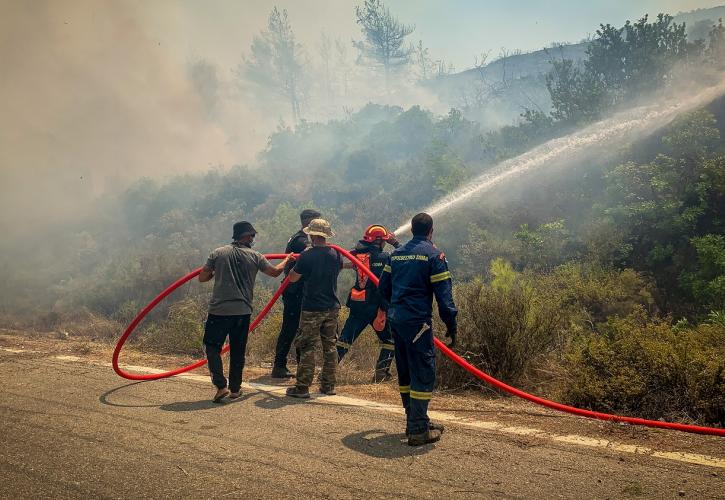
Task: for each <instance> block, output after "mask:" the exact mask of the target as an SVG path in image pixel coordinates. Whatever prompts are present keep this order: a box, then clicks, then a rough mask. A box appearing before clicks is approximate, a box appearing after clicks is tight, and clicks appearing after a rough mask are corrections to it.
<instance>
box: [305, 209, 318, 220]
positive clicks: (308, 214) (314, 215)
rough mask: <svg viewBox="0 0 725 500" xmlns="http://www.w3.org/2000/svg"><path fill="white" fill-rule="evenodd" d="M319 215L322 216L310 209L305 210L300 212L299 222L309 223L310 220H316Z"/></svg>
mask: <svg viewBox="0 0 725 500" xmlns="http://www.w3.org/2000/svg"><path fill="white" fill-rule="evenodd" d="M320 215H322V214H320V212H318V211H317V210H313V209H311V208H306V209H305V210H303V211H302V212H300V221H305V220H307V221H309V220H312V219H317V218H319V217H320Z"/></svg>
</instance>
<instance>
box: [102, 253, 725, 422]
mask: <svg viewBox="0 0 725 500" xmlns="http://www.w3.org/2000/svg"><path fill="white" fill-rule="evenodd" d="M329 246H330V247H331V248H333V249H335V250H336V251H338V252H339V253H340V254H341V255H343V256H344V257H346V258H347V259H348V260H350V262H352V263H353V264H354V265H355V266H357V267H358V268H359V269H361V270H362V271H363V272H364V273H365V274H366V275H367V276H368V278H370V280H371V281H372V282H373V283H375V284H376V285H377V284H378V278H377V276H375V274H373V273H372V271H370V269H368V268H367V267H366V266H364V265H363V264H362V263H361V262H360V261H359V260H358V259H357V257H355V256H354V255H352V254H351V253H350V252H348V251H347V250H345V249H344V248H341V247H339V246H337V245H329ZM286 256H287V255H286V254H266V255H265V257H266V258H267V259H270V260H272V259H283V258H285V257H286ZM200 272H201V269H197V270H195V271H192V272H190V273H189V274H187V275H186V276H184V277H182V278H179V279H178V280H176V281H175V282H174V283H172V284H171V285H169V286H168V287H166V289H165V290H164V291H163V292H161V293H160V294H159V295H157V296H156V298H154V299H153V300H152V301H151V302H149V303H148V304H147V305H146V307H144V308H143V309H142V310H141V311H140V312H139V313H138V314H137V315H136V317H135V318H134V319H133V321H131V323H130V324H129V325H128V327H127V328H126V330H125V331H124V332H123V335H121V338H119V339H118V342H117V343H116V348H115V349H114V351H113V360H112V364H113V370H114V371H115V372H116V373H117V374H118V375H120V376H121V377H123V378H125V379H128V380H158V379H161V378H166V377H171V376H173V375H178V374H180V373H184V372H188V371H191V370H194V369H196V368H199V367H202V366H204V365H205V364H206V360H205V359H203V360H199V361H197V362H196V363H192V364H190V365H187V366H182V367H181V368H177V369H175V370H170V371H167V372H162V373H153V374H145V375H141V374H134V373H129V372H126V371H124V370H123V369H122V368H121V367H120V366H119V365H118V357H119V355H120V353H121V349H123V345H124V344H125V343H126V340H127V339H128V337H129V336H130V335H131V333H133V331H134V330H135V329H136V327H137V326H138V324H139V323H140V322H141V321H142V320H143V319H144V318H145V317H146V315H147V314H148V313H149V312H151V310H152V309H153V308H154V307H156V306H157V305H158V303H159V302H161V301H162V300H164V299H165V298H166V297H167V296H168V295H169V294H171V292H173V291H174V290H176V289H177V288H179V287H180V286H181V285H183V284H184V283H186V282H188V281H190V280H192V279H194V278H195V277H196V276H198V275H199V273H200ZM288 284H289V280H288V279H287V278H285V279H284V281H282V284H281V285H280V287H279V289H277V291H276V292H275V294H274V295H273V296H272V298H271V299H270V300H269V302H267V305H265V306H264V308H263V309H262V310H261V311H260V312H259V314H258V315H257V317H256V318H255V319H254V321H253V322H252V324H251V325H250V327H249V331H250V332H251V331H253V330H254V329H255V328H256V327H257V326H258V325H259V323H261V321H262V319H264V317H265V316H266V315H267V313H269V311H270V310H271V309H272V306H273V305H274V304H275V302H277V299H279V297H280V296H281V295H282V292H284V290H285V288H287V285H288ZM433 342H434V343H435V346H436V347H437V348H438V349H439V350H440V351H441V352H442V353H443V354H444V355H445V356H446V357H448V358H449V359H450V360H452V361H453V362H454V363H456V364H457V365H459V366H460V367H461V368H463V369H464V370H466V371H467V372H468V373H470V374H471V375H473V376H474V377H476V378H478V379H479V380H483V381H484V382H486V383H488V384H490V385H492V386H494V387H496V388H497V389H500V390H502V391H505V392H508V393H509V394H512V395H514V396H518V397H520V398H522V399H526V400H527V401H531V402H532V403H536V404H538V405H541V406H545V407H547V408H551V409H553V410H558V411H561V412H565V413H571V414H573V415H578V416H580V417H587V418H595V419H599V420H606V421H610V422H623V423H627V424H631V425H644V426H647V427H657V428H660V429H671V430H676V431H683V432H693V433H697V434H710V435H714V436H725V429H720V428H716V427H705V426H698V425H688V424H678V423H674V422H662V421H659V420H647V419H645V418H636V417H625V416H622V415H614V414H611V413H601V412H597V411H591V410H585V409H582V408H576V407H574V406H568V405H565V404H561V403H557V402H554V401H549V400H548V399H544V398H540V397H538V396H534V395H532V394H529V393H527V392H524V391H522V390H520V389H517V388H515V387H512V386H510V385H508V384H505V383H503V382H501V381H500V380H498V379H496V378H494V377H492V376H490V375H488V374H487V373H485V372H483V371H481V370H479V369H478V368H476V367H475V366H473V365H471V364H470V363H469V362H468V361H466V360H465V359H463V358H462V357H460V356H459V355H458V354H456V353H455V352H453V350H452V349H450V348H449V347H448V346H447V345H445V344H444V343H443V342H441V341H440V340H438V339H437V338H436V337H433ZM228 350H229V346H228V345H227V346H225V347H224V349H223V350H222V352H227V351H228Z"/></svg>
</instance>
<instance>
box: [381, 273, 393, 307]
mask: <svg viewBox="0 0 725 500" xmlns="http://www.w3.org/2000/svg"><path fill="white" fill-rule="evenodd" d="M390 272H391V269H390V263H388V264H385V266H384V267H383V272H382V274H381V275H380V281H379V282H378V291H379V292H380V298H382V299H383V304H384V305H385V306H386V307H385V309H387V304H389V303H390V298H391V297H392V295H393V280H392V275H391V274H390ZM383 304H381V307H382V306H383Z"/></svg>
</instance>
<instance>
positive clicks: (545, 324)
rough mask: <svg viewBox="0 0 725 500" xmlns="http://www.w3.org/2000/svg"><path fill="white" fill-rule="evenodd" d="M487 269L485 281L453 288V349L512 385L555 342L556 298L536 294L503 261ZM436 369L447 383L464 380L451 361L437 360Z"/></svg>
mask: <svg viewBox="0 0 725 500" xmlns="http://www.w3.org/2000/svg"><path fill="white" fill-rule="evenodd" d="M492 273H494V274H495V275H497V276H496V278H495V279H494V280H493V283H492V285H490V286H488V285H485V284H484V283H482V282H481V281H480V280H474V281H473V282H471V283H467V284H464V285H460V286H458V287H457V288H456V301H457V305H458V308H459V310H460V311H461V314H460V316H459V322H458V325H459V326H458V337H459V346H458V349H457V350H458V351H459V352H462V353H465V354H464V357H465V358H466V359H467V360H468V361H469V362H471V363H473V364H475V365H476V366H478V367H479V368H481V369H483V370H484V371H486V372H487V373H489V374H491V375H492V376H494V377H496V378H499V379H502V380H504V381H506V382H507V383H511V384H516V383H517V382H518V381H520V379H521V378H522V377H523V376H524V375H525V374H526V372H527V370H528V369H529V368H530V366H531V365H532V363H533V362H534V361H536V360H537V359H538V358H540V357H541V356H543V355H545V354H547V353H548V352H550V351H551V350H552V348H553V347H554V346H555V345H556V341H557V339H558V338H559V334H560V333H561V326H562V324H563V318H562V315H561V312H560V309H559V307H558V304H557V303H556V301H551V300H549V299H548V298H547V297H545V296H542V295H540V294H539V293H538V292H537V291H536V289H535V288H534V287H533V286H532V285H531V284H530V283H529V282H528V281H527V280H526V279H524V278H523V277H521V276H520V275H516V274H515V273H514V272H513V270H512V269H511V268H510V266H508V268H507V264H504V263H502V262H501V261H495V262H494V265H493V266H492ZM441 372H442V373H441V375H442V377H443V378H444V379H445V380H446V383H447V384H448V385H454V384H462V383H465V382H466V381H467V380H470V378H469V376H468V375H467V374H466V373H465V372H463V371H462V370H460V369H459V368H458V367H457V366H455V365H454V364H453V363H449V362H445V363H441Z"/></svg>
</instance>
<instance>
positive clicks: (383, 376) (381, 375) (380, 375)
mask: <svg viewBox="0 0 725 500" xmlns="http://www.w3.org/2000/svg"><path fill="white" fill-rule="evenodd" d="M392 378H393V376H392V375H391V374H390V372H389V371H388V370H375V375H373V384H380V383H381V382H387V381H388V380H390V379H392Z"/></svg>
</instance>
